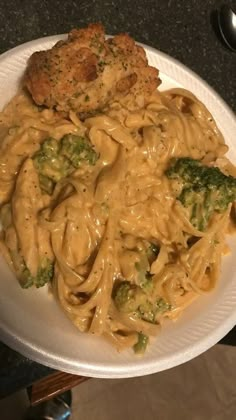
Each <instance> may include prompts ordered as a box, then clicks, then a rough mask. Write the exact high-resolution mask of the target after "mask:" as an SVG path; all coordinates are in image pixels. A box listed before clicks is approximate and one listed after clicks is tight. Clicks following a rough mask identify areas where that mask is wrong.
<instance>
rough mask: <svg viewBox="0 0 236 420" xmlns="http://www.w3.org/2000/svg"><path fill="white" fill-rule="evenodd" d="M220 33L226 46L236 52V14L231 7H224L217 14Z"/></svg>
mask: <svg viewBox="0 0 236 420" xmlns="http://www.w3.org/2000/svg"><path fill="white" fill-rule="evenodd" d="M218 23H219V29H220V33H221V35H222V38H223V39H224V41H225V43H226V45H227V46H228V47H229V48H230V49H231V50H232V51H236V13H234V11H233V10H232V9H231V7H229V6H227V5H224V6H222V7H221V9H220V11H219V13H218Z"/></svg>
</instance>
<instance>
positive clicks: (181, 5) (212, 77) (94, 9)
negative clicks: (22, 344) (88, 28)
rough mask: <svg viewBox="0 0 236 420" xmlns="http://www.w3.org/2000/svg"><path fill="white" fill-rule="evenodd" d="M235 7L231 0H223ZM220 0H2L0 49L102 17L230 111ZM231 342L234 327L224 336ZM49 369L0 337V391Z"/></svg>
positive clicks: (235, 82)
mask: <svg viewBox="0 0 236 420" xmlns="http://www.w3.org/2000/svg"><path fill="white" fill-rule="evenodd" d="M227 3H228V4H231V5H232V6H234V8H235V9H236V1H228V2H227ZM221 4H222V2H221V1H220V0H207V1H206V0H115V1H112V0H90V1H79V0H73V1H72V0H66V1H60V0H41V1H40V2H39V1H38V0H31V1H30V0H8V1H5V2H4V1H2V2H1V3H0V53H2V52H4V51H7V50H8V49H10V48H13V47H15V46H17V45H19V44H21V43H23V42H26V41H31V40H32V39H36V38H39V37H43V36H47V35H53V34H60V33H65V32H68V31H69V30H70V29H71V28H73V27H76V26H78V27H80V26H85V25H86V24H87V23H89V22H102V23H103V24H104V25H105V27H106V32H107V33H109V34H115V33H117V32H128V33H129V34H130V35H131V36H133V37H134V38H135V39H136V40H137V41H139V42H143V43H146V44H149V45H151V46H153V47H155V48H157V49H159V50H161V51H163V52H165V53H167V54H169V55H171V56H173V57H175V58H176V59H178V60H179V61H181V62H182V63H184V64H185V65H186V66H188V67H190V68H191V69H192V70H194V71H195V72H196V73H198V74H199V75H200V76H201V77H202V78H203V79H205V80H206V81H207V82H208V83H209V84H210V85H211V86H212V87H213V88H214V89H215V90H216V91H217V92H218V93H219V94H220V95H221V96H222V97H223V99H224V100H225V101H226V102H227V103H228V105H230V106H231V108H232V109H233V110H234V111H236V55H235V54H234V53H232V52H230V51H229V50H228V49H227V48H226V47H225V46H224V45H223V43H222V42H221V40H220V39H219V38H218V37H217V30H216V28H215V18H216V15H215V11H216V9H218V8H219V6H220V5H221ZM223 342H224V343H226V344H232V345H236V330H235V329H234V330H233V331H232V332H231V333H230V334H229V335H228V336H227V337H226V338H225V339H224V340H223ZM50 372H51V370H50V369H49V368H46V367H44V366H41V365H38V364H37V363H35V362H32V361H30V360H28V359H26V358H24V357H23V356H21V355H20V354H18V353H16V352H14V351H12V350H10V349H9V348H8V347H6V346H5V345H4V344H1V343H0V397H1V396H3V395H7V394H9V393H11V392H13V391H15V390H16V389H19V388H22V387H25V386H27V385H30V384H31V383H33V382H34V381H35V380H36V379H39V378H40V377H43V376H45V375H47V374H48V373H50Z"/></svg>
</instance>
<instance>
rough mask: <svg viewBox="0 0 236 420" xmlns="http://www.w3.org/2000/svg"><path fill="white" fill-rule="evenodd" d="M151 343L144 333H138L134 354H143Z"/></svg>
mask: <svg viewBox="0 0 236 420" xmlns="http://www.w3.org/2000/svg"><path fill="white" fill-rule="evenodd" d="M148 342H149V337H148V336H147V335H145V334H143V333H138V341H137V343H136V344H135V345H134V346H133V349H134V352H135V353H137V354H143V353H144V352H145V351H146V348H147V345H148Z"/></svg>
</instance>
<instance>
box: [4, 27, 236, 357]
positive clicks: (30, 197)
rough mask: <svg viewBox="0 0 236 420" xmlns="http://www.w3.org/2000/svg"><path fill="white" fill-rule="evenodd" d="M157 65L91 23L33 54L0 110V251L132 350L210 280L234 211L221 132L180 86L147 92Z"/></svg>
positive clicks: (69, 308) (233, 183)
mask: <svg viewBox="0 0 236 420" xmlns="http://www.w3.org/2000/svg"><path fill="white" fill-rule="evenodd" d="M96 34H97V36H95V35H96ZM95 39H96V40H97V42H96V43H93V42H92V40H93V41H94V40H95ZM124 45H125V47H124ZM127 45H128V46H127ZM101 47H102V48H101ZM126 48H127V49H126ZM81 49H83V51H82V52H83V54H84V55H82V56H81V54H82V52H81ZM122 49H124V51H123V50H122ZM84 50H86V51H84ZM121 51H122V52H121ZM112 52H113V53H114V61H109V62H108V61H107V57H108V56H110V55H113V53H112ZM77 53H78V57H79V59H78V62H77V61H76V60H75V57H76V56H77ZM56 55H58V57H59V58H57V57H56ZM81 57H82V58H81ZM101 57H103V58H104V57H106V64H104V68H102V71H101V72H100V73H99V71H98V69H97V66H98V64H97V61H96V60H99V61H100V60H101ZM121 57H122V58H121ZM69 58H71V64H70V65H71V67H69V75H68V77H69V79H68V80H73V74H77V72H78V79H76V86H72V87H71V90H70V89H69V88H68V86H69V85H67V82H66V83H65V84H64V85H63V83H62V81H63V79H65V73H66V69H68V61H67V60H69ZM57 59H58V61H57ZM123 59H125V60H126V61H124V63H127V67H126V65H125V68H123V69H122V68H121V67H122V64H121V63H122V60H123ZM45 63H48V67H47V66H46V67H45ZM88 63H90V64H91V63H92V64H91V68H94V69H95V70H96V71H95V70H94V73H92V70H91V71H90V70H88V69H89V68H90V67H87V66H88ZM59 69H60V70H61V73H62V76H61V77H62V78H61V79H60V83H59V80H57V76H56V74H57V73H59V74H61V73H60V72H59ZM78 69H79V70H78ZM49 73H50V77H51V78H52V80H51V84H50V83H48V82H45V80H47V77H49ZM92 74H93V77H92V76H91V75H92ZM95 74H96V77H95ZM134 74H136V76H135V77H134V76H133V75H134ZM86 75H90V76H89V77H87V76H86ZM157 75H158V70H155V69H153V68H151V67H149V66H148V64H147V61H146V57H145V52H144V50H143V49H142V48H140V47H138V46H136V45H135V43H134V41H133V40H132V39H131V38H130V37H128V36H127V35H117V36H116V37H114V38H113V39H111V40H109V39H108V40H106V41H105V38H104V32H103V29H102V28H101V26H100V25H90V26H89V27H88V28H86V29H83V30H82V29H81V30H73V31H71V33H70V34H69V38H68V41H64V42H60V43H59V44H56V46H55V47H53V48H52V49H51V50H48V51H46V52H40V53H34V54H33V56H32V57H31V58H30V60H29V66H28V68H27V71H26V76H25V79H24V83H25V84H26V86H27V88H28V90H29V91H30V92H31V94H32V98H33V99H32V98H31V97H30V96H29V94H28V93H27V92H26V90H24V89H23V90H22V91H20V92H19V93H18V94H17V95H16V96H15V97H14V98H13V99H12V100H11V101H10V103H9V104H8V105H7V106H6V107H5V109H4V110H3V111H2V112H1V114H0V137H1V143H0V152H1V155H0V220H1V225H2V229H1V241H0V250H1V253H2V254H3V255H4V256H5V258H6V260H7V261H8V263H9V265H10V267H11V268H12V270H13V271H14V272H15V273H16V275H17V277H18V279H19V282H20V285H21V286H22V287H23V288H25V289H26V288H29V287H31V286H32V287H36V288H38V287H41V286H45V285H46V284H47V285H48V287H49V289H50V290H51V291H52V292H53V294H54V295H55V297H56V298H57V299H58V301H59V303H60V305H61V306H62V308H63V309H64V311H65V312H66V314H67V315H68V317H69V318H70V319H71V321H72V322H73V323H74V325H75V326H76V327H77V328H78V329H79V330H80V331H81V332H89V333H92V334H95V335H98V336H103V337H104V338H106V339H107V340H109V341H110V342H111V343H112V344H113V345H114V346H115V347H116V348H117V349H118V350H122V349H125V348H129V347H133V349H134V351H135V352H136V353H143V352H144V351H145V350H146V348H147V345H148V343H149V341H150V339H151V337H152V336H155V335H157V334H158V332H159V330H160V326H161V325H162V324H163V322H164V321H165V320H166V319H171V320H174V319H176V318H177V317H178V316H179V315H180V314H181V313H182V312H183V311H184V310H185V309H186V307H187V306H189V305H190V304H191V303H192V302H193V301H194V300H195V299H196V298H198V297H199V296H200V295H202V294H204V293H208V292H210V291H211V290H213V289H214V287H215V285H216V282H217V279H218V278H219V275H220V266H221V257H222V256H223V255H224V254H226V253H227V252H229V249H228V246H227V244H226V234H227V233H228V232H229V230H232V229H231V228H232V226H233V224H234V223H235V221H234V218H235V204H234V202H235V200H236V168H235V166H234V165H233V164H232V163H231V162H230V161H229V160H228V158H227V157H226V156H225V155H226V153H227V151H228V147H227V146H226V144H225V142H224V138H223V137H222V134H221V133H220V131H219V129H218V128H217V126H216V123H215V121H214V119H213V117H212V116H211V114H210V113H209V111H208V110H207V109H206V107H205V106H204V105H203V104H202V103H201V102H200V101H199V100H198V99H197V98H196V97H195V96H194V95H192V94H191V93H190V92H188V91H186V90H184V89H171V90H168V91H164V92H160V91H159V90H156V87H157V84H158V77H157ZM85 76H86V77H87V79H86V78H85ZM58 77H59V76H58ZM83 77H84V79H83ZM146 77H147V78H148V79H147V80H148V82H147V86H146V87H144V84H145V83H144V84H143V81H144V80H145V78H146ZM54 78H55V79H54ZM99 80H100V81H101V80H103V83H104V86H103V87H102V88H101V90H100V91H99V92H98V91H97V83H100V82H99ZM121 81H122V82H121ZM44 82H45V84H44ZM149 82H150V84H149ZM118 86H125V89H120V88H119V89H118ZM76 89H80V90H79V91H81V92H82V93H81V95H79V96H78V97H75V98H74V99H73V101H72V102H68V98H69V97H70V96H71V95H73V93H74V92H75V91H76ZM108 92H110V93H108ZM40 95H41V96H40ZM86 95H88V96H89V98H90V99H89V101H86V100H85V97H86ZM82 98H83V99H82Z"/></svg>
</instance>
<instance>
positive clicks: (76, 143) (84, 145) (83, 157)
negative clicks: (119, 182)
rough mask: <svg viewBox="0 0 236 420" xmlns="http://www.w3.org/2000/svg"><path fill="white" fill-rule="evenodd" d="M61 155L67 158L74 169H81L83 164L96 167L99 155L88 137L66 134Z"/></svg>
mask: <svg viewBox="0 0 236 420" xmlns="http://www.w3.org/2000/svg"><path fill="white" fill-rule="evenodd" d="M61 153H62V155H63V156H65V157H67V158H68V159H69V160H70V161H71V163H72V165H73V166H74V168H79V167H80V166H81V163H82V162H88V163H89V164H90V165H95V163H96V161H97V159H98V155H97V153H96V151H95V150H94V148H93V147H92V144H91V143H90V141H89V140H88V138H87V137H82V136H75V135H74V134H66V135H65V136H64V137H63V138H62V148H61Z"/></svg>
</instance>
